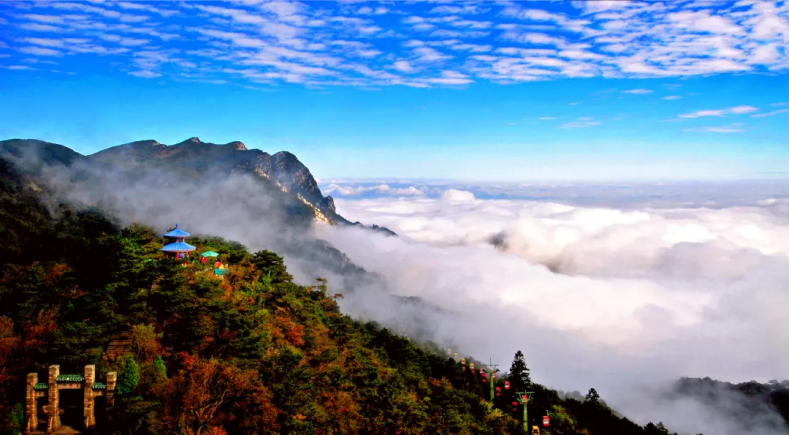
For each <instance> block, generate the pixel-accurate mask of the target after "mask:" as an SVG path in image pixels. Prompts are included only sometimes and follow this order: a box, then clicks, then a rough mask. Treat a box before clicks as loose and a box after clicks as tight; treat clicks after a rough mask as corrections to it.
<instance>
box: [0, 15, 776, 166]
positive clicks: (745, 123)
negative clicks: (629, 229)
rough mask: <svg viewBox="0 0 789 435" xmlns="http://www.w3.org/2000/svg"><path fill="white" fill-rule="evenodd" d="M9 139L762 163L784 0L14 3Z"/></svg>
mask: <svg viewBox="0 0 789 435" xmlns="http://www.w3.org/2000/svg"><path fill="white" fill-rule="evenodd" d="M0 28H1V29H2V31H0V95H2V99H1V100H0V138H14V137H26V138H40V139H45V140H48V141H53V142H57V143H62V144H64V145H67V146H70V147H72V148H74V149H76V150H77V151H80V152H82V153H92V152H95V151H98V150H99V149H103V148H106V147H108V146H112V145H116V144H120V143H124V142H128V141H132V140H140V139H149V138H150V139H156V140H158V141H160V142H162V143H176V142H179V141H181V140H184V139H186V138H189V137H192V136H197V137H199V138H200V139H202V140H204V141H207V142H216V143H224V142H229V141H233V140H241V141H242V142H244V143H245V144H247V146H248V147H250V148H253V147H254V148H260V149H263V150H265V151H269V152H276V151H279V150H288V151H291V152H293V153H295V154H296V155H297V156H298V157H299V158H300V159H301V160H302V161H304V162H305V164H307V165H308V167H310V169H311V170H312V172H313V173H314V174H315V175H316V176H317V177H319V178H330V177H341V178H354V177H356V178H375V177H420V178H444V179H447V178H450V179H465V180H500V181H515V180H532V179H544V180H557V179H558V180H585V179H589V180H592V179H594V180H597V179H609V178H616V179H718V178H765V177H775V176H778V174H777V173H781V172H786V169H785V168H786V167H787V163H789V152H787V151H788V149H787V145H788V144H789V141H788V140H787V139H789V132H787V129H786V128H785V127H784V126H785V124H786V123H787V121H789V104H788V103H789V75H787V73H788V72H789V59H788V58H787V56H786V54H787V50H788V48H787V42H789V3H788V2H786V1H778V2H769V1H761V0H760V1H739V2H720V1H692V2H691V1H670V2H664V3H659V2H657V3H656V2H652V3H648V2H603V1H599V2H562V3H557V2H525V1H522V2H495V3H494V2H470V3H460V2H430V1H420V2H403V1H398V2H375V3H374V2H342V3H338V2H327V1H322V2H301V3H296V2H267V1H254V0H252V1H232V2H208V1H200V2H165V1H157V2H118V1H91V2H67V1H60V2H56V3H44V2H39V3H30V2H19V3H9V2H3V3H1V4H0Z"/></svg>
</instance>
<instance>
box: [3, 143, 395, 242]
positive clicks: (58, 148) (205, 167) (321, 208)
mask: <svg viewBox="0 0 789 435" xmlns="http://www.w3.org/2000/svg"><path fill="white" fill-rule="evenodd" d="M32 149H34V151H31V150H32ZM3 152H4V153H6V154H11V155H13V156H16V158H17V160H19V159H22V158H24V157H25V156H26V155H28V154H30V153H31V152H33V153H35V154H38V155H41V156H44V157H46V158H47V160H45V161H44V163H47V164H52V163H53V162H55V163H60V164H63V165H65V166H71V165H72V164H73V163H74V162H81V163H83V164H84V165H86V167H87V166H92V167H93V168H94V169H96V168H98V169H99V170H112V169H111V168H117V167H124V168H126V169H132V170H133V169H135V168H140V167H155V168H170V169H178V170H180V171H182V172H184V173H190V174H192V175H193V176H194V177H202V176H204V175H205V174H206V173H213V174H233V173H246V174H251V175H254V176H258V177H261V178H263V179H265V180H269V181H271V182H272V183H273V184H274V186H276V188H278V189H279V190H281V191H282V192H285V193H287V194H289V195H293V197H292V198H293V200H294V201H295V200H297V201H298V202H300V203H303V204H305V205H307V206H309V207H310V208H311V209H312V211H313V212H314V214H315V220H316V221H318V222H322V223H326V224H330V225H352V226H361V227H364V228H367V229H372V230H375V231H379V232H382V233H385V234H388V235H394V233H393V232H392V231H390V230H388V229H386V228H381V227H378V226H372V227H366V226H364V225H362V224H360V223H358V222H356V223H351V222H350V221H348V220H347V219H345V218H344V217H342V216H341V215H339V214H338V213H337V210H336V208H335V206H334V199H333V198H332V197H331V196H326V197H324V196H323V194H322V193H321V190H320V188H319V187H318V183H317V181H315V178H314V177H313V176H312V174H311V173H310V170H309V169H308V168H307V167H306V166H304V164H303V163H302V162H301V161H299V159H298V158H297V157H296V156H295V155H293V154H292V153H289V152H287V151H280V152H278V153H276V154H273V155H271V154H268V153H266V152H264V151H261V150H258V149H248V148H247V147H246V145H244V143H242V142H239V141H233V142H229V143H226V144H215V143H211V142H203V141H202V140H200V139H199V138H197V137H192V138H189V139H187V140H185V141H182V142H179V143H177V144H174V145H165V144H162V143H160V142H158V141H156V140H153V139H147V140H140V141H135V142H130V143H126V144H122V145H118V146H114V147H111V148H107V149H105V150H102V151H99V152H97V153H94V154H91V155H89V156H87V157H86V156H83V155H81V154H79V153H77V152H74V151H72V150H71V149H69V148H66V147H64V146H62V145H56V144H51V143H47V142H42V141H37V140H19V139H15V140H9V141H2V142H0V153H3Z"/></svg>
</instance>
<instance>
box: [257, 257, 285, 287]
mask: <svg viewBox="0 0 789 435" xmlns="http://www.w3.org/2000/svg"><path fill="white" fill-rule="evenodd" d="M252 263H253V264H254V265H255V268H257V269H258V270H259V271H260V272H261V273H262V274H263V276H265V275H270V276H271V283H272V284H282V283H285V282H290V281H291V280H293V276H291V274H289V273H288V269H287V267H285V259H283V258H282V257H280V256H279V255H277V254H275V253H273V252H271V251H265V250H264V251H258V252H255V254H254V255H253V256H252Z"/></svg>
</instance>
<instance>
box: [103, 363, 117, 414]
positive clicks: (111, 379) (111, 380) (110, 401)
mask: <svg viewBox="0 0 789 435" xmlns="http://www.w3.org/2000/svg"><path fill="white" fill-rule="evenodd" d="M117 381H118V375H117V374H116V373H115V372H109V373H107V390H106V393H105V394H107V408H108V409H109V408H112V407H113V406H115V383H116V382H117Z"/></svg>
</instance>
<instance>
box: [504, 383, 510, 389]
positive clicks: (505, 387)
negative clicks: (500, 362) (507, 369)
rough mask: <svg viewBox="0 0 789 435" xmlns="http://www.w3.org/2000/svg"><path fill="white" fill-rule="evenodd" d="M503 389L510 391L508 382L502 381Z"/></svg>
mask: <svg viewBox="0 0 789 435" xmlns="http://www.w3.org/2000/svg"><path fill="white" fill-rule="evenodd" d="M504 389H505V390H509V389H510V381H504Z"/></svg>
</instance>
